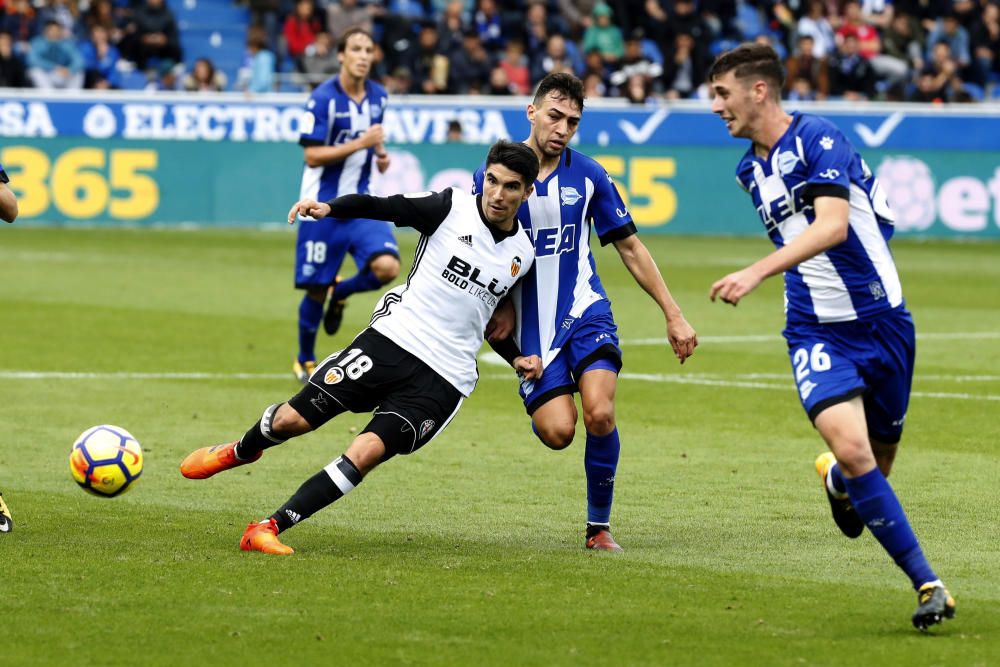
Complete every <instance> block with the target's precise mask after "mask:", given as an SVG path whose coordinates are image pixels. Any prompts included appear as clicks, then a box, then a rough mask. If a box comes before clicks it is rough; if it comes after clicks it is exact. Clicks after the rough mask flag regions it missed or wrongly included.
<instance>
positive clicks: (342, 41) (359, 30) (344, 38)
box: [337, 26, 375, 53]
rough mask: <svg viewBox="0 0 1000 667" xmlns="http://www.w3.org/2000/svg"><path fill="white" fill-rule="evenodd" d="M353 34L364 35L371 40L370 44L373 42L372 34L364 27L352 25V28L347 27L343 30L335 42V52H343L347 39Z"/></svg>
mask: <svg viewBox="0 0 1000 667" xmlns="http://www.w3.org/2000/svg"><path fill="white" fill-rule="evenodd" d="M354 35H364V36H365V37H367V38H368V39H370V40H371V41H372V44H375V38H374V37H373V36H372V34H371V33H370V32H368V31H367V30H365V29H364V28H360V27H358V26H354V27H352V28H348V29H347V30H345V31H344V34H343V35H341V36H340V41H339V42H338V43H337V53H343V52H344V49H346V48H347V40H349V39H350V38H351V37H353V36H354Z"/></svg>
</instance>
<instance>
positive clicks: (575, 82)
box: [531, 72, 586, 111]
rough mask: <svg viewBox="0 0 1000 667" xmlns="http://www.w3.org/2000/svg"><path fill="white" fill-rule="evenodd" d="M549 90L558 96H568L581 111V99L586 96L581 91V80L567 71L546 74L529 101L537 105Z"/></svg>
mask: <svg viewBox="0 0 1000 667" xmlns="http://www.w3.org/2000/svg"><path fill="white" fill-rule="evenodd" d="M551 92H556V93H558V96H559V97H568V98H569V99H570V101H572V102H574V103H575V104H576V105H577V106H578V107H580V111H583V99H584V98H585V97H586V95H585V94H584V92H583V81H580V79H578V78H576V77H575V76H573V75H572V74H570V73H568V72H553V73H551V74H547V75H546V76H545V78H543V79H542V80H541V81H539V82H538V87H537V88H535V97H534V99H533V100H532V101H531V103H532V104H534V105H535V106H536V107H537V106H538V105H539V104H541V103H542V100H544V99H545V96H546V95H548V94H549V93H551Z"/></svg>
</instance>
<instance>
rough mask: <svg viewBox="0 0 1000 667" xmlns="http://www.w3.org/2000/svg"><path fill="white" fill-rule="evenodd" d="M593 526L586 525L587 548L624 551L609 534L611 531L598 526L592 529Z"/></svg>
mask: <svg viewBox="0 0 1000 667" xmlns="http://www.w3.org/2000/svg"><path fill="white" fill-rule="evenodd" d="M593 528H595V527H593V526H588V527H587V548H588V549H593V550H594V551H614V552H622V551H625V550H624V549H622V548H621V547H620V546H618V543H617V542H615V538H614V537H612V536H611V531H610V530H608V529H607V528H605V527H603V526H600V527H596V528H597V530H593Z"/></svg>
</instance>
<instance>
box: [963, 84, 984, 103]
mask: <svg viewBox="0 0 1000 667" xmlns="http://www.w3.org/2000/svg"><path fill="white" fill-rule="evenodd" d="M962 90H964V91H965V92H967V93H968V94H969V97H971V98H972V99H973V100H975V101H976V102H982V101H983V98H985V97H986V91H985V90H983V87H982V86H980V85H979V84H975V83H969V82H965V83H963V84H962Z"/></svg>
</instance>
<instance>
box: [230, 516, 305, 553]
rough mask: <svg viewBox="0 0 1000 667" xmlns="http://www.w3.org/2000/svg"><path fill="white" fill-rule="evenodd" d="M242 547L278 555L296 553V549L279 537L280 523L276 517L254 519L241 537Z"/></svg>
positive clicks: (245, 549)
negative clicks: (261, 519)
mask: <svg viewBox="0 0 1000 667" xmlns="http://www.w3.org/2000/svg"><path fill="white" fill-rule="evenodd" d="M240 549H243V551H261V552H263V553H266V554H274V555H276V556H291V555H292V554H293V553H295V549H293V548H291V547H290V546H287V545H285V544H282V543H281V541H280V540H279V539H278V524H277V522H276V521H275V520H274V519H268V520H267V521H261V522H257V521H254V522H253V523H251V524H250V525H249V526H247V529H246V532H245V533H243V537H242V538H240Z"/></svg>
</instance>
